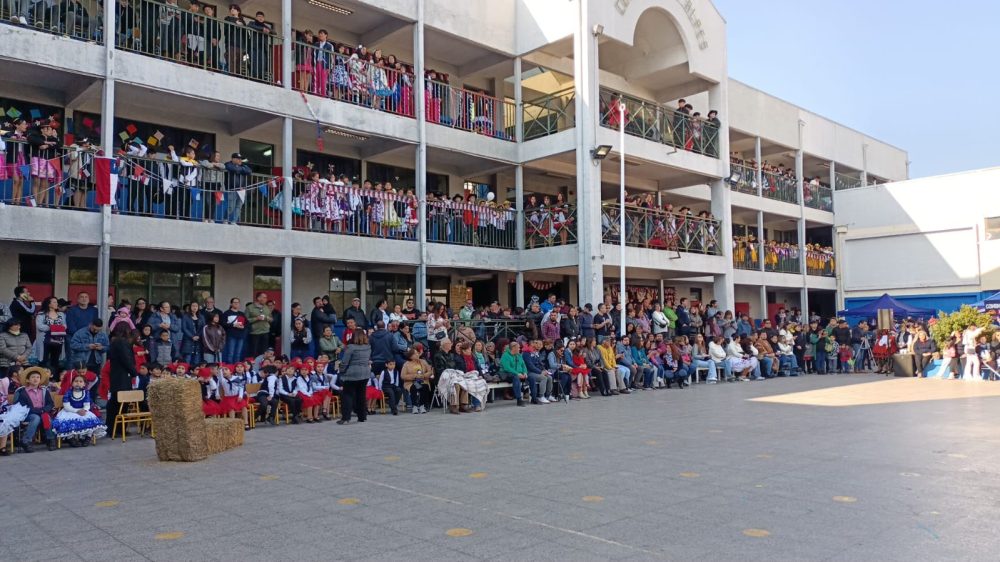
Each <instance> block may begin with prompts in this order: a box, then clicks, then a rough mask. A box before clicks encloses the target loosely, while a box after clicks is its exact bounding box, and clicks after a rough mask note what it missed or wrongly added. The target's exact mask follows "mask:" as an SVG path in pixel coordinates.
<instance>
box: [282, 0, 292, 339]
mask: <svg viewBox="0 0 1000 562" xmlns="http://www.w3.org/2000/svg"><path fill="white" fill-rule="evenodd" d="M286 1H287V0H286ZM286 17H287V18H291V12H289V13H288V14H287V15H286ZM294 143H295V139H294V137H293V136H292V118H291V117H285V118H284V119H283V120H282V123H281V174H282V175H283V176H284V177H283V178H282V182H283V183H284V189H283V190H282V192H281V193H282V198H281V199H282V207H281V226H282V228H283V229H284V230H285V231H291V229H292V191H293V190H294V188H295V185H294V183H293V180H292V169H293V168H294V165H295V161H294V160H293V159H292V153H293V149H294V146H293V145H294ZM293 287H294V285H293V284H292V258H291V256H285V257H284V258H283V259H282V262H281V353H283V354H285V355H288V354H289V353H291V345H292V319H291V313H292V296H293V295H292V293H293Z"/></svg>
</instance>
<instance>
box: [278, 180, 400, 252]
mask: <svg viewBox="0 0 1000 562" xmlns="http://www.w3.org/2000/svg"><path fill="white" fill-rule="evenodd" d="M278 208H279V209H280V205H278ZM417 209H418V207H417V198H416V197H415V196H414V195H413V194H412V193H409V192H406V193H402V192H395V191H382V190H381V189H377V190H376V189H359V188H355V187H351V186H348V185H343V184H342V183H340V182H330V181H326V180H322V181H321V180H316V181H311V182H305V181H296V182H295V187H294V191H293V192H292V229H293V230H303V231H310V232H324V233H327V234H343V235H348V236H363V237H369V238H386V239H395V240H417V224H418V221H417Z"/></svg>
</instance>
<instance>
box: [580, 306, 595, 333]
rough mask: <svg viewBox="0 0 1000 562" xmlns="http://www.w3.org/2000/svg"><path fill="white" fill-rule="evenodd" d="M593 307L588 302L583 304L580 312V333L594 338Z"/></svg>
mask: <svg viewBox="0 0 1000 562" xmlns="http://www.w3.org/2000/svg"><path fill="white" fill-rule="evenodd" d="M593 311H594V307H593V306H591V304H590V303H589V302H588V303H587V304H585V305H583V312H581V313H580V320H579V325H580V335H581V336H583V337H585V338H594V337H596V336H597V334H596V333H595V332H594V313H593Z"/></svg>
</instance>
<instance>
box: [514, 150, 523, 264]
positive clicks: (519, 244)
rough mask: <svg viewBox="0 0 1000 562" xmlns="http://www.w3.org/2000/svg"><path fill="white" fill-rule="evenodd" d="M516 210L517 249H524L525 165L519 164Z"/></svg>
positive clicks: (516, 182) (516, 169)
mask: <svg viewBox="0 0 1000 562" xmlns="http://www.w3.org/2000/svg"><path fill="white" fill-rule="evenodd" d="M514 210H515V212H516V216H515V219H516V221H517V222H516V223H515V224H517V233H516V234H515V236H517V240H516V241H515V242H516V243H517V250H518V252H521V251H524V232H525V231H524V228H525V226H524V167H523V166H522V165H521V164H518V165H517V166H515V167H514Z"/></svg>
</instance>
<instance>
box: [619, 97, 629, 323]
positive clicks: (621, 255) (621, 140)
mask: <svg viewBox="0 0 1000 562" xmlns="http://www.w3.org/2000/svg"><path fill="white" fill-rule="evenodd" d="M618 158H619V167H618V169H619V172H618V173H619V183H620V184H621V185H619V188H618V197H619V198H620V200H619V204H620V206H621V208H620V209H619V211H618V213H619V216H618V283H619V285H618V302H620V303H621V305H622V311H621V318H620V320H621V324H620V326H621V330H622V333H623V334H624V333H625V306H626V304H627V301H626V298H627V297H626V292H625V100H624V99H622V98H621V96H619V97H618Z"/></svg>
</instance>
